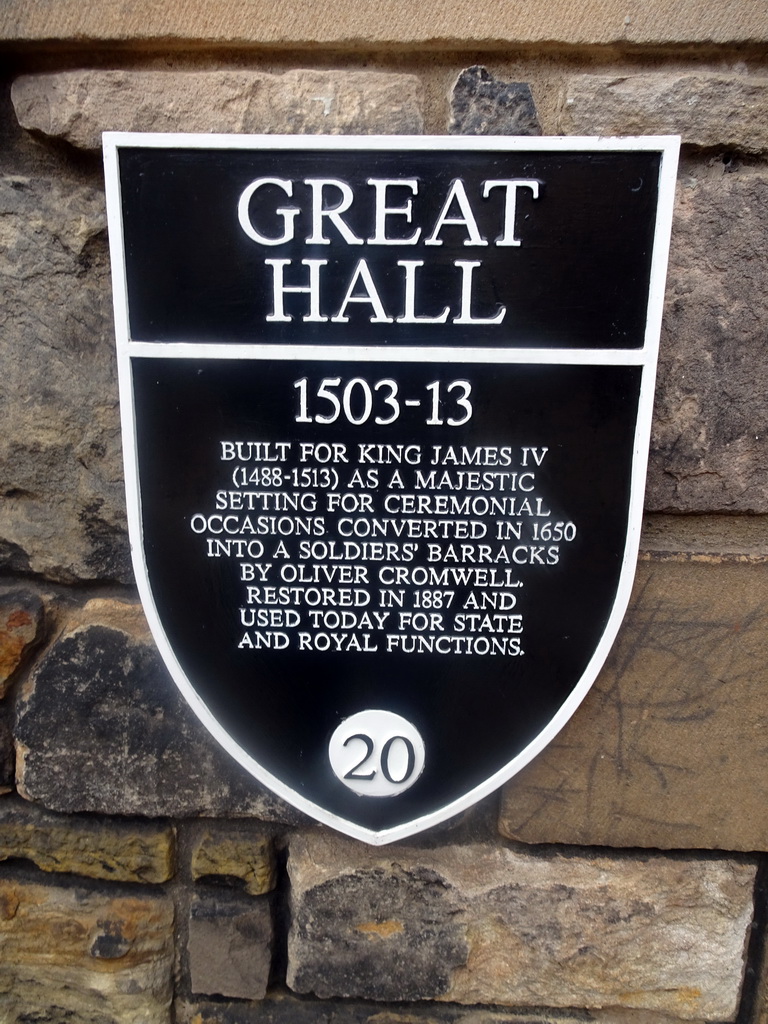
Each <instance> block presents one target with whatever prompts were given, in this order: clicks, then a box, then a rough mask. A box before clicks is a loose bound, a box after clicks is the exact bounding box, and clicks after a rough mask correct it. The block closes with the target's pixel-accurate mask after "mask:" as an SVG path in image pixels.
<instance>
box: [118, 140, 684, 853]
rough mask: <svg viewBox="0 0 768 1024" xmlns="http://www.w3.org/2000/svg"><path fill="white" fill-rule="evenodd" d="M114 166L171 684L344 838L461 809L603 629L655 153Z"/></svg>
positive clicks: (121, 312) (144, 545)
mask: <svg viewBox="0 0 768 1024" xmlns="http://www.w3.org/2000/svg"><path fill="white" fill-rule="evenodd" d="M105 160H106V169H107V185H108V208H109V228H110V241H111V252H112V262H113V275H114V292H115V315H116V327H117V342H118V352H119V370H120V389H121V405H122V416H123V428H124V429H123V440H124V446H125V459H126V479H127V490H128V505H129V519H130V531H131V539H132V546H133V554H134V560H135V570H136V576H137V579H138V582H139V588H140V592H141V597H142V600H143V603H144V607H145V609H146V612H147V616H148V618H149V622H150V625H151V627H152V630H153V633H154V636H155V638H156V640H157V644H158V647H159V649H160V651H161V653H162V656H163V658H164V659H165V662H166V664H167V666H168V668H169V670H170V672H171V675H172V676H173V678H174V680H175V681H176V683H177V684H178V686H179V687H180V689H181V691H182V692H183V694H184V696H185V697H186V698H187V700H188V701H189V703H190V704H191V706H192V708H193V709H194V710H195V712H196V713H197V715H198V716H199V718H200V719H201V721H202V722H203V723H204V724H205V725H206V726H207V727H208V729H209V730H210V731H211V732H212V733H213V735H214V736H215V737H216V738H217V739H218V740H219V742H220V743H221V744H222V745H223V746H224V747H225V748H226V749H227V750H228V751H229V752H230V753H231V754H232V756H233V757H235V758H236V759H237V760H238V761H239V762H240V763H241V764H242V765H243V766H244V767H245V768H247V769H248V770H249V771H250V772H251V773H252V774H253V775H254V776H255V777H256V778H257V779H259V780H260V781H261V782H262V783H264V784H265V785H267V786H268V787H269V788H271V789H272V790H274V792H275V793H277V794H279V795H280V796H281V797H283V798H284V799H286V800H287V801H289V802H290V803H292V804H294V805H295V806H297V807H299V808H300V809H302V810H303V811H306V812H307V813H308V814H310V815H313V816H314V817H315V818H317V819H319V820H320V821H322V822H324V823H326V824H329V825H332V826H333V827H335V828H337V829H339V830H340V831H342V832H346V833H348V834H349V835H352V836H356V837H358V838H361V839H364V840H366V841H368V842H371V843H383V842H387V841H390V840H393V839H397V838H401V837H403V836H407V835H410V834H413V833H415V832H418V831H420V830H422V829H424V828H426V827H428V826H430V825H433V824H435V823H437V822H439V821H441V820H443V819H445V818H447V817H449V816H450V815H452V814H455V813H456V812H457V811H459V810H461V809H463V808H466V807H468V806H469V805H470V804H472V803H473V802H475V801H476V800H478V799H479V798H480V797H482V796H484V795H486V794H487V793H489V792H491V791H492V790H493V789H494V788H495V787H497V786H499V785H500V784H501V783H502V782H504V781H505V780H506V779H509V778H510V777H511V776H512V775H513V774H514V773H515V772H517V771H518V770H519V769H520V768H522V767H523V766H524V765H525V764H526V763H527V762H528V761H530V760H531V758H532V757H533V756H534V755H535V754H536V753H537V752H538V751H540V750H541V749H542V747H543V746H544V745H545V744H546V743H547V742H548V741H549V740H550V739H551V738H552V737H553V736H554V735H555V734H556V733H557V731H558V730H559V729H560V728H561V727H562V726H563V724H564V723H565V722H566V721H567V720H568V718H569V717H570V715H571V714H572V713H573V711H574V710H575V709H576V707H577V706H578V704H579V702H580V701H581V700H582V699H583V697H584V695H585V693H586V692H587V690H588V688H589V687H590V685H591V684H592V682H593V680H594V678H595V676H596V675H597V673H598V671H599V669H600V667H601V665H602V663H603V661H604V659H605V657H606V655H607V653H608V650H609V648H610V646H611V644H612V642H613V640H614V638H615V636H616V633H617V630H618V628H619V624H620V622H621V618H622V616H623V614H624V611H625V608H626V605H627V601H628V598H629V592H630V587H631V583H632V578H633V572H634V565H635V560H636V556H637V548H638V538H639V530H640V520H641V511H642V498H643V485H644V479H645V464H646V459H647V450H648V441H649V432H650V421H651V406H652V400H653V389H654V377H655V365H656V355H657V348H658V337H659V325H660V317H661V305H662V298H663V290H664V278H665V272H666V259H667V251H668V245H669V232H670V221H671V209H672V198H673V190H674V180H675V170H676V161H677V140H670V139H658V138H648V139H629V140H628V139H625V140H616V139H612V140H606V139H600V140H597V139H573V138H571V139H547V138H545V139H534V140H532V139H514V138H512V139H509V138H504V139H501V138H471V139H470V138H418V137H408V138H342V137H339V138H301V137H284V138H283V137H275V136H266V137H245V136H181V135H165V136H164V135H157V136H152V135H125V134H110V135H107V136H106V137H105Z"/></svg>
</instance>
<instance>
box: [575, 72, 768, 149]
mask: <svg viewBox="0 0 768 1024" xmlns="http://www.w3.org/2000/svg"><path fill="white" fill-rule="evenodd" d="M559 130H560V132H561V134H563V135H680V136H681V137H682V140H683V142H684V143H689V144H691V145H694V146H702V147H707V148H708V147H718V148H721V149H736V150H740V151H742V152H745V153H763V152H765V150H767V149H768V78H753V77H749V76H747V75H722V74H720V75H718V74H708V73H706V72H700V73H693V74H691V73H688V74H669V73H664V72H656V73H650V74H639V75H574V76H573V77H572V78H570V79H569V80H568V82H567V83H566V86H565V94H564V96H563V102H562V109H561V114H560V124H559Z"/></svg>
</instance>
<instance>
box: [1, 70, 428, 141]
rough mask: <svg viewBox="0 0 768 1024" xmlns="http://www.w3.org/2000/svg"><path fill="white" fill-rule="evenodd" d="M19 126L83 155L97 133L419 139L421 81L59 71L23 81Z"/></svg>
mask: <svg viewBox="0 0 768 1024" xmlns="http://www.w3.org/2000/svg"><path fill="white" fill-rule="evenodd" d="M11 97H12V99H13V104H14V107H15V109H16V114H17V116H18V119H19V123H20V124H21V125H22V127H24V128H28V129H31V130H34V131H37V132H41V133H43V134H44V135H49V136H53V137H55V138H60V139H65V140H66V141H67V142H69V143H71V144H72V145H73V146H78V147H81V148H83V149H100V148H101V133H102V132H103V131H118V130H119V131H135V132H138V131H141V132H149V131H152V132H246V133H247V132H253V133H258V132H267V133H272V132H289V133H300V132H304V133H317V132H320V133H324V134H333V135H337V134H342V133H345V134H350V135H361V134H372V135H377V134H384V135H390V134H398V133H400V134H409V135H412V134H418V133H420V132H422V131H423V119H422V112H421V107H422V99H421V83H420V81H419V79H418V78H417V77H416V76H415V75H398V74H385V73H382V72H375V71H311V70H307V71H302V70H297V71H287V72H286V73H285V74H282V75H269V74H264V73H263V72H259V71H238V70H228V71H187V72H168V71H99V70H93V71H64V72H59V73H54V74H44V75H23V76H22V77H21V78H18V79H17V80H16V81H15V82H14V83H13V88H12V92H11Z"/></svg>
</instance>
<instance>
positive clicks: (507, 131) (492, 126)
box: [448, 64, 541, 135]
mask: <svg viewBox="0 0 768 1024" xmlns="http://www.w3.org/2000/svg"><path fill="white" fill-rule="evenodd" d="M448 131H449V132H450V133H451V134H452V135H541V125H540V124H539V119H538V117H537V115H536V105H535V104H534V102H533V95H532V93H531V87H530V85H528V83H527V82H503V81H500V80H499V79H497V78H494V77H493V75H492V74H491V73H490V72H489V71H488V69H487V68H484V67H481V66H480V65H477V64H475V65H473V66H472V67H471V68H466V69H465V70H464V71H462V72H461V74H460V75H459V77H458V79H457V80H456V84H455V85H454V87H453V91H452V92H451V121H450V124H449V125H448Z"/></svg>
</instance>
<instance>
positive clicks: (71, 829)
mask: <svg viewBox="0 0 768 1024" xmlns="http://www.w3.org/2000/svg"><path fill="white" fill-rule="evenodd" d="M174 846H175V837H174V832H173V829H172V828H169V827H166V826H162V825H150V824H139V823H131V824H126V823H123V822H119V821H115V822H109V823H104V822H103V821H98V820H94V819H93V818H76V817H69V816H64V815H58V814H50V813H48V812H46V811H43V810H41V809H40V808H37V807H34V806H33V805H32V804H29V803H26V802H25V801H23V800H15V799H13V800H12V799H7V800H3V801H0V860H7V859H8V858H10V857H23V858H25V859H26V860H30V861H32V862H33V863H34V864H36V865H37V867H39V868H41V869H42V870H43V871H61V872H72V873H73V874H76V875H85V876H86V877H88V878H103V879H108V880H110V881H113V882H166V881H168V879H169V878H171V877H172V875H173V868H174Z"/></svg>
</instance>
